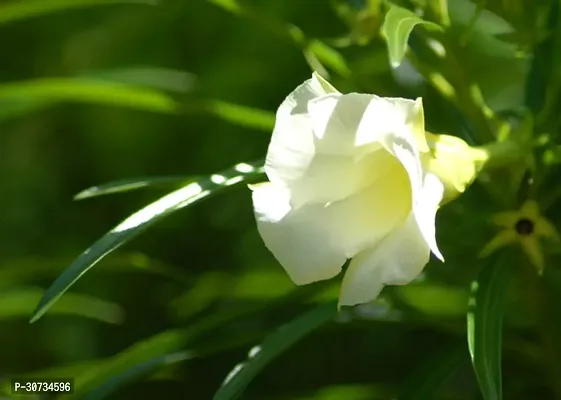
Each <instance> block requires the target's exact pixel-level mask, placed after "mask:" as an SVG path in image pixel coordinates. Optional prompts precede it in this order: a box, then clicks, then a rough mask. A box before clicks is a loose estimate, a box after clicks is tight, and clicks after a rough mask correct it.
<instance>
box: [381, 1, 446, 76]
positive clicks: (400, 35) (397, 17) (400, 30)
mask: <svg viewBox="0 0 561 400" xmlns="http://www.w3.org/2000/svg"><path fill="white" fill-rule="evenodd" d="M420 24H422V25H425V26H426V27H427V28H432V29H439V30H440V29H442V28H441V27H440V26H439V25H437V24H435V23H432V22H429V21H425V20H424V19H422V18H421V17H419V16H418V15H417V14H415V13H414V12H412V11H409V10H407V9H405V8H402V7H398V6H395V5H392V6H391V8H390V9H389V11H388V13H387V14H386V17H385V18H384V23H383V24H382V36H384V37H385V39H386V42H387V45H388V53H389V58H390V64H391V66H392V67H393V68H397V67H398V66H399V65H400V64H401V61H402V60H403V57H405V51H406V50H407V42H408V40H409V35H410V34H411V32H412V31H413V28H415V26H417V25H420Z"/></svg>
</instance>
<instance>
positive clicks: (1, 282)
mask: <svg viewBox="0 0 561 400" xmlns="http://www.w3.org/2000/svg"><path fill="white" fill-rule="evenodd" d="M72 261H73V260H72V258H68V257H57V258H37V257H28V258H22V259H19V260H13V261H11V262H9V263H5V264H1V265H0V291H2V290H4V289H5V288H9V287H10V286H20V285H22V284H29V283H30V282H35V281H37V280H38V279H45V278H49V279H52V278H53V277H56V276H57V275H58V274H59V273H60V266H61V265H65V264H70V263H71V262H72ZM99 268H101V269H102V270H103V272H109V273H123V272H124V273H127V274H130V273H131V272H141V273H148V274H152V275H160V276H162V277H168V278H170V279H174V280H177V281H179V282H188V281H190V275H189V274H188V273H186V271H184V270H182V269H181V268H175V267H172V266H169V265H165V264H163V263H161V262H158V261H157V260H153V259H151V258H149V257H147V256H146V255H145V254H142V253H138V252H127V253H121V254H119V255H116V256H114V257H111V258H110V259H107V260H105V262H103V263H101V264H100V265H99Z"/></svg>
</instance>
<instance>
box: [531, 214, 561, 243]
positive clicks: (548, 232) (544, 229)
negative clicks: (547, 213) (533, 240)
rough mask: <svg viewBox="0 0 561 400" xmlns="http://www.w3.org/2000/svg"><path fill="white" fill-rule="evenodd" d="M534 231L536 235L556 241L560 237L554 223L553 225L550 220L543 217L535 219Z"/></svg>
mask: <svg viewBox="0 0 561 400" xmlns="http://www.w3.org/2000/svg"><path fill="white" fill-rule="evenodd" d="M534 231H535V232H536V235H537V236H543V237H546V238H548V239H551V240H555V241H556V242H559V241H561V238H560V237H559V232H558V231H557V228H556V227H555V225H553V224H552V223H551V222H549V221H548V220H547V219H545V218H543V217H542V218H539V219H538V220H537V221H535V223H534Z"/></svg>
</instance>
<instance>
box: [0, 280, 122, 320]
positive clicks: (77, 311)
mask: <svg viewBox="0 0 561 400" xmlns="http://www.w3.org/2000/svg"><path fill="white" fill-rule="evenodd" d="M42 293H43V292H42V290H40V289H37V288H24V289H15V290H8V291H3V292H2V296H0V320H2V319H8V318H29V314H30V313H31V311H32V310H33V307H34V306H35V304H37V301H39V299H40V298H41V295H42ZM52 312H53V314H55V315H74V316H80V317H85V318H91V319H95V320H98V321H102V322H107V323H110V324H118V323H121V322H122V320H123V310H122V309H121V307H119V306H118V305H117V304H115V303H110V302H108V301H105V300H101V299H98V298H95V297H91V296H87V295H83V294H78V293H68V294H67V295H66V297H65V298H64V299H63V301H60V302H59V303H58V304H56V306H55V307H53V308H52Z"/></svg>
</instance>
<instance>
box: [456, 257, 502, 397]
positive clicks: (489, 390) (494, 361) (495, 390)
mask: <svg viewBox="0 0 561 400" xmlns="http://www.w3.org/2000/svg"><path fill="white" fill-rule="evenodd" d="M497 254H498V255H497ZM497 254H496V255H495V256H494V257H491V258H490V260H491V262H490V263H488V264H487V265H485V266H483V268H482V269H481V272H480V273H479V276H478V277H477V279H476V280H475V281H473V282H472V285H471V295H470V299H469V311H468V314H467V329H468V344H469V352H470V355H471V360H472V364H473V368H474V370H475V374H476V376H477V380H478V382H479V387H480V388H481V392H482V394H483V397H484V398H485V400H501V399H502V377H501V361H502V359H501V354H502V328H503V316H504V312H505V306H506V295H507V289H508V286H509V278H510V275H511V274H512V268H511V267H512V264H511V263H510V262H509V260H508V259H506V258H504V254H502V253H500V252H497ZM501 255H503V257H502V258H501V257H500V256H501Z"/></svg>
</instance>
